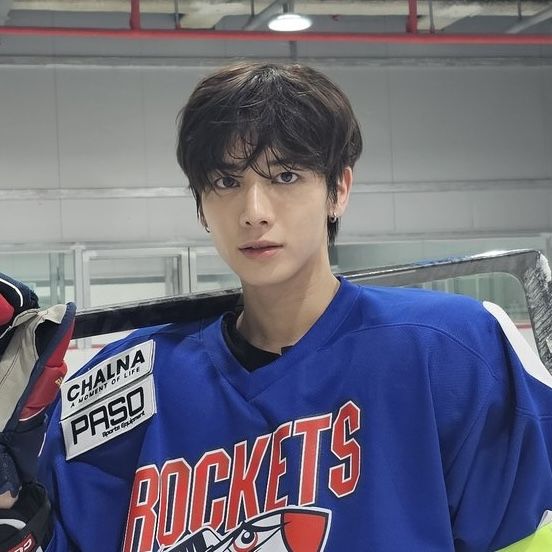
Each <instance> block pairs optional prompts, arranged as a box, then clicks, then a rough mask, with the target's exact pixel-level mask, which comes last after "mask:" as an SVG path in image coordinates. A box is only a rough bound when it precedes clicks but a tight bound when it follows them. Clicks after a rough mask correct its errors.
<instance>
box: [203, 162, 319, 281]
mask: <svg viewBox="0 0 552 552" xmlns="http://www.w3.org/2000/svg"><path fill="white" fill-rule="evenodd" d="M258 165H259V168H260V169H261V172H263V173H265V174H266V175H267V176H268V175H269V174H270V175H271V176H272V178H267V177H265V176H261V175H259V174H258V173H257V172H255V171H254V170H253V169H252V168H247V169H245V170H244V171H239V170H232V171H229V173H228V174H215V175H213V176H212V181H213V182H215V187H216V190H215V191H208V192H204V193H203V196H202V205H203V214H204V217H205V221H206V223H207V225H208V226H209V228H210V230H211V232H212V236H213V240H214V242H215V246H216V248H217V250H218V252H219V254H220V255H221V257H222V258H223V259H224V260H225V261H226V262H227V263H228V265H229V266H230V268H232V270H233V271H234V272H235V273H236V274H237V275H238V277H239V278H240V279H241V281H242V282H243V283H244V284H249V285H253V286H256V285H273V284H279V283H282V282H285V281H287V280H289V279H290V278H293V277H294V276H296V275H298V274H299V273H301V272H304V271H309V270H316V269H317V268H319V267H321V266H322V264H321V263H324V259H327V230H326V220H327V217H328V214H329V213H330V208H329V204H328V201H327V189H326V183H325V180H324V177H323V176H322V175H319V174H315V173H313V172H312V171H309V170H304V169H301V168H293V169H290V168H289V167H288V168H286V167H284V166H282V165H279V164H278V163H277V161H276V160H275V159H274V158H273V157H271V156H270V155H267V156H261V159H259V162H258ZM326 262H327V260H326Z"/></svg>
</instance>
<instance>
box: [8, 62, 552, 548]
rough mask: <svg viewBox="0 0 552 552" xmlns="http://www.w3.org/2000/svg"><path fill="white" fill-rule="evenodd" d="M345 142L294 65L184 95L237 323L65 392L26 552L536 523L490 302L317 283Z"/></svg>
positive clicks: (536, 375) (442, 541) (125, 349)
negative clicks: (234, 287)
mask: <svg viewBox="0 0 552 552" xmlns="http://www.w3.org/2000/svg"><path fill="white" fill-rule="evenodd" d="M361 148H362V141H361V135H360V130H359V126H358V123H357V121H356V119H355V117H354V115H353V112H352V109H351V107H350V104H349V102H348V100H347V99H346V97H345V96H344V95H343V93H342V92H341V91H340V90H339V89H338V88H337V87H336V86H335V85H334V84H333V83H332V82H330V81H329V80H328V79H327V78H326V77H325V76H324V75H322V74H321V73H319V72H317V71H315V70H313V69H311V68H308V67H305V66H299V65H290V66H283V65H274V64H256V63H247V64H240V65H236V66H232V67H229V68H224V69H221V70H219V71H217V72H216V73H214V74H213V75H211V76H209V77H207V78H206V79H204V80H203V81H202V82H201V83H200V84H199V85H198V86H197V88H196V89H195V91H194V93H193V94H192V96H191V98H190V99H189V102H188V104H187V105H186V107H185V109H184V110H183V111H182V113H181V117H180V133H179V142H178V160H179V163H180V165H181V166H182V168H183V170H184V172H185V173H186V174H187V176H188V178H189V181H190V185H191V189H192V191H193V193H194V196H195V198H196V201H197V209H198V215H199V218H200V220H201V222H202V224H203V225H204V226H205V228H206V230H207V231H209V232H211V234H212V237H213V240H214V243H215V245H216V247H217V250H218V251H219V253H220V255H221V256H222V257H223V258H224V259H225V261H226V262H227V263H228V264H229V265H230V267H231V268H232V269H233V270H234V271H235V272H236V274H238V276H239V277H240V280H241V282H242V286H243V309H241V310H238V311H236V312H235V313H227V314H225V315H224V316H222V317H221V318H218V319H216V320H205V321H202V322H200V323H197V324H191V325H178V324H176V325H167V326H161V327H155V328H147V329H143V330H139V331H137V332H135V333H133V334H132V335H131V336H129V337H128V338H126V339H124V340H123V341H121V342H117V343H114V344H112V345H110V346H108V347H106V348H105V349H104V350H103V351H102V352H101V353H100V354H99V355H98V356H97V357H96V358H95V359H93V360H92V361H91V362H90V363H89V364H88V365H87V366H85V367H84V368H83V369H82V370H81V371H80V372H79V373H78V374H77V375H76V376H74V377H72V378H71V379H69V380H68V381H66V382H65V383H64V384H63V386H62V390H61V399H60V400H59V401H58V403H57V404H56V405H55V407H54V409H53V412H52V418H51V422H50V425H49V428H48V432H47V435H46V442H45V446H44V449H43V452H42V455H41V458H40V470H39V476H38V479H39V480H40V481H42V482H43V484H44V485H45V486H46V488H47V492H48V495H49V497H50V500H51V502H52V504H53V515H52V519H53V520H54V531H53V536H52V538H51V539H50V540H49V544H48V546H47V548H46V550H47V551H48V552H54V551H56V552H59V551H77V550H82V551H97V550H101V551H106V552H108V551H116V550H123V551H124V552H131V551H136V552H138V551H139V552H145V551H157V550H166V551H167V550H173V551H176V552H182V551H192V550H194V551H209V552H218V551H223V550H227V551H236V552H244V551H253V550H258V551H272V552H275V551H291V552H311V551H312V552H314V551H322V550H325V551H332V552H334V551H341V550H351V551H353V550H354V551H365V550H374V551H378V552H379V551H383V552H385V551H398V550H401V551H402V550H404V551H420V552H422V551H423V552H429V551H438V552H444V551H453V550H457V551H469V552H479V551H490V550H497V549H500V548H503V547H506V546H508V545H510V544H512V543H514V542H516V541H519V540H520V539H522V538H524V537H525V536H527V535H529V534H531V533H533V532H535V530H536V528H537V526H538V524H539V521H540V519H541V516H542V514H543V513H544V512H545V511H546V510H549V509H550V510H552V469H551V456H550V451H549V443H550V442H552V441H551V438H552V421H551V420H552V391H551V390H550V387H551V386H552V377H551V376H550V375H549V374H548V372H547V371H546V370H545V368H544V366H542V364H541V363H540V361H539V360H538V358H536V356H535V355H534V354H532V353H531V351H530V350H529V349H528V347H527V346H526V345H524V342H523V340H520V336H519V334H516V332H515V328H513V324H512V323H511V322H510V321H509V320H508V318H507V317H506V316H505V314H504V313H503V312H502V311H501V310H500V309H499V308H497V307H496V306H494V305H481V304H479V303H478V302H476V301H473V300H471V299H468V298H465V297H460V296H452V295H445V294H436V293H430V292H425V291H420V290H400V289H385V288H361V287H359V286H355V285H353V284H351V283H349V282H347V281H346V280H345V279H342V278H340V279H337V278H335V277H334V276H333V275H332V273H331V270H330V263H329V259H328V250H327V246H328V242H332V241H333V239H334V238H335V234H336V232H337V225H338V220H339V217H341V215H342V214H343V213H344V211H345V208H346V206H347V202H348V200H349V197H350V190H351V184H352V169H353V167H354V164H355V162H356V160H357V159H358V157H359V155H360V152H361ZM17 511H18V510H17V504H16V505H15V506H14V509H13V510H11V511H8V512H17ZM8 516H9V514H6V515H5V516H4V517H5V518H7V517H8ZM13 517H14V516H13V515H12V518H13ZM20 517H21V516H20ZM18 519H19V518H18ZM25 531H26V529H25V527H22V528H21V529H20V533H19V534H20V535H23V534H28V533H29V531H28V529H27V532H26V533H25Z"/></svg>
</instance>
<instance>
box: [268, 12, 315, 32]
mask: <svg viewBox="0 0 552 552" xmlns="http://www.w3.org/2000/svg"><path fill="white" fill-rule="evenodd" d="M311 25H312V21H311V20H310V19H309V18H308V17H305V16H304V15H299V14H297V13H283V14H281V15H278V16H277V17H274V18H273V19H271V20H270V21H269V22H268V28H269V29H271V30H272V31H303V30H305V29H308V28H309V27H310V26H311Z"/></svg>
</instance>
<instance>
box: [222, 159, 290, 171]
mask: <svg viewBox="0 0 552 552" xmlns="http://www.w3.org/2000/svg"><path fill="white" fill-rule="evenodd" d="M293 165H295V161H293V160H291V159H281V160H278V159H272V160H270V161H269V162H268V166H269V167H293ZM217 169H218V170H221V171H230V170H243V169H242V166H241V165H239V164H238V163H229V162H227V161H221V162H220V163H219V164H218V166H217Z"/></svg>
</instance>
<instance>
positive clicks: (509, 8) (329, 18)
mask: <svg viewBox="0 0 552 552" xmlns="http://www.w3.org/2000/svg"><path fill="white" fill-rule="evenodd" d="M285 4H286V2H279V1H276V2H273V1H267V0H253V1H252V0H226V1H222V0H202V1H198V0H141V2H140V11H141V13H142V15H143V17H144V19H145V20H146V21H147V19H148V17H149V16H151V15H158V16H159V15H161V16H168V17H169V18H170V19H172V20H173V21H174V19H175V7H176V9H177V10H178V22H179V25H180V27H182V28H189V29H216V28H217V27H219V26H221V25H223V26H224V23H225V21H224V20H225V19H228V18H237V19H239V21H241V22H242V23H243V22H245V25H249V27H248V28H250V29H252V28H255V29H258V30H266V21H267V17H263V15H264V14H263V11H265V12H266V11H268V12H270V13H269V14H268V15H272V14H274V13H282V11H283V9H284V5H285ZM287 4H290V3H289V2H288V3H287ZM294 4H295V9H294V11H296V12H298V13H302V14H305V15H311V16H317V18H316V21H315V23H318V26H319V27H320V28H319V29H317V25H316V24H315V26H314V27H313V28H312V31H316V30H324V31H327V30H335V31H340V30H342V29H343V22H344V20H345V21H346V20H347V19H348V18H351V17H354V18H359V17H362V18H369V19H372V20H373V21H374V22H375V21H376V20H377V19H380V20H381V19H382V18H385V17H398V18H405V17H406V16H407V14H408V10H409V2H408V1H407V0H386V1H375V0H340V1H325V0H319V1H313V0H310V1H309V0H306V1H301V0H297V1H295V2H294ZM412 4H417V16H418V17H417V21H418V30H419V31H429V30H430V24H431V17H430V9H431V11H432V12H433V13H432V19H433V26H434V29H435V31H446V30H447V29H451V28H455V27H458V26H459V27H462V29H463V32H470V29H472V31H473V32H481V29H483V28H484V27H485V25H484V22H485V20H487V22H488V23H489V29H488V32H495V31H496V30H497V29H496V24H493V23H492V20H496V19H497V18H501V19H503V20H504V21H503V23H504V25H502V27H505V28H504V29H503V30H502V31H498V32H505V31H507V30H508V29H509V27H513V26H514V25H517V24H519V23H520V22H523V23H524V25H525V28H524V29H520V32H523V31H525V30H526V29H533V30H534V27H536V26H538V25H539V24H541V23H542V22H543V21H547V20H550V19H552V2H550V1H531V2H527V1H518V0H510V1H500V2H497V1H492V0H487V1H479V2H466V1H456V2H454V1H440V0H435V1H433V2H430V1H427V0H423V1H418V2H413V3H412ZM129 11H130V1H129V0H0V18H1V19H3V22H4V24H9V22H10V18H11V16H13V15H14V14H18V15H19V17H20V18H21V17H25V15H27V17H28V18H29V19H31V18H32V17H31V16H32V15H33V12H34V13H35V14H36V13H37V12H58V13H68V12H70V13H83V14H90V13H104V14H108V13H128V12H129ZM520 15H521V19H520ZM537 15H538V16H539V17H537V18H535V16H537ZM530 18H532V19H533V21H532V22H531V21H528V20H529V19H530ZM152 19H153V18H152ZM245 25H244V24H242V27H244V26H245Z"/></svg>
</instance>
